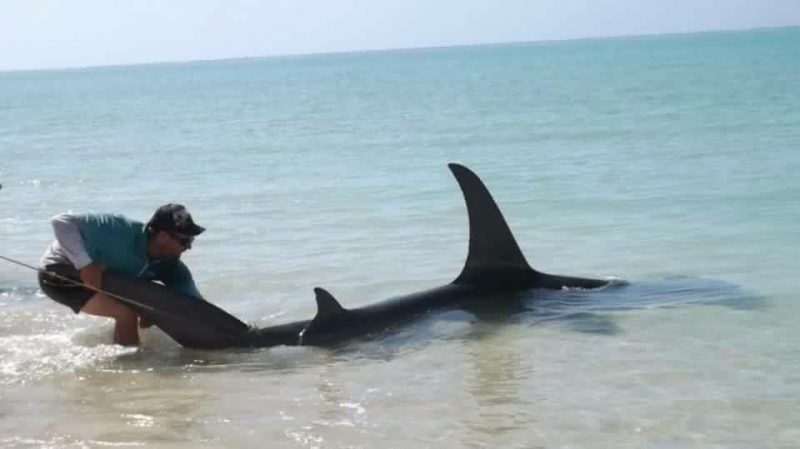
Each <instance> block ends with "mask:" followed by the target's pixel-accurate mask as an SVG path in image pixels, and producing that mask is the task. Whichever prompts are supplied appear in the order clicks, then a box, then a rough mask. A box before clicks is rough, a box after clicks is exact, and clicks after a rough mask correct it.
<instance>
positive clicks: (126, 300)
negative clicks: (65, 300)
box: [0, 254, 164, 313]
mask: <svg viewBox="0 0 800 449" xmlns="http://www.w3.org/2000/svg"><path fill="white" fill-rule="evenodd" d="M0 259H3V260H5V261H7V262H11V263H13V264H16V265H19V266H21V267H25V268H28V269H30V270H33V271H36V272H39V273H42V274H46V275H47V276H52V277H54V278H56V279H59V280H62V281H64V282H67V283H69V284H72V285H76V286H79V287H83V288H86V289H89V290H92V291H93V292H96V293H102V294H104V295H106V296H109V297H111V298H114V299H117V300H119V301H122V302H124V303H126V304H130V305H133V306H136V307H141V308H143V309H146V310H149V311H151V312H159V313H164V312H163V311H160V310H156V309H155V308H153V307H151V306H148V305H147V304H142V303H140V302H139V301H135V300H133V299H130V298H126V297H124V296H120V295H117V294H116V293H111V292H109V291H106V290H103V289H101V288H96V287H92V286H91V285H87V284H84V283H83V282H80V281H76V280H75V279H72V278H68V277H66V276H62V275H60V274H58V273H55V272H52V271H48V270H45V269H44V268H37V267H34V266H33V265H28V264H26V263H23V262H20V261H18V260H14V259H12V258H10V257H6V256H3V255H2V254H0Z"/></svg>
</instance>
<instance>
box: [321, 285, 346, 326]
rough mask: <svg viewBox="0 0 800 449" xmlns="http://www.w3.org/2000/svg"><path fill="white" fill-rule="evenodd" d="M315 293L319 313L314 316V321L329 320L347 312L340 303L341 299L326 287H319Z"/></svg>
mask: <svg viewBox="0 0 800 449" xmlns="http://www.w3.org/2000/svg"><path fill="white" fill-rule="evenodd" d="M314 293H315V294H316V295H317V315H316V316H315V317H314V320H313V321H314V322H317V323H319V322H322V321H327V320H329V319H332V318H334V317H336V316H338V315H342V314H344V313H346V312H347V311H346V310H345V309H344V307H342V305H341V304H339V301H337V300H336V298H334V297H333V295H331V294H330V293H328V291H327V290H325V289H324V288H320V287H317V288H315V289H314Z"/></svg>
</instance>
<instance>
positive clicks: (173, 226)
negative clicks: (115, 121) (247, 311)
mask: <svg viewBox="0 0 800 449" xmlns="http://www.w3.org/2000/svg"><path fill="white" fill-rule="evenodd" d="M52 224H53V231H54V233H55V240H54V241H53V242H52V243H51V244H50V246H49V247H48V248H47V251H46V252H45V254H44V256H43V257H42V262H41V264H42V267H43V268H44V270H46V271H49V272H53V273H56V274H58V275H60V276H64V277H68V278H71V279H74V280H76V281H77V280H80V282H82V283H83V284H85V285H87V286H90V287H93V288H95V289H101V288H102V286H103V273H104V272H105V271H106V270H109V271H112V272H114V273H118V274H124V275H128V276H134V277H138V278H142V279H147V280H152V281H160V282H163V283H164V285H166V286H167V287H170V288H173V289H175V290H178V291H180V292H182V293H185V294H187V295H189V296H194V297H197V298H202V296H201V295H200V292H198V291H197V286H196V285H195V283H194V280H193V279H192V274H191V273H190V272H189V269H188V268H187V267H186V265H184V263H183V262H181V261H180V256H181V254H182V253H183V252H184V251H186V250H188V249H190V248H191V247H192V242H193V241H194V238H195V236H197V235H199V234H200V233H202V232H203V231H205V228H203V227H202V226H198V225H196V224H195V223H194V221H193V220H192V216H191V215H190V214H189V212H188V211H187V210H186V208H185V207H184V206H183V205H180V204H174V203H170V204H165V205H163V206H161V207H159V208H158V209H157V210H156V212H155V213H154V214H153V217H152V218H151V219H150V221H149V222H147V224H146V225H145V224H143V223H140V222H138V221H134V220H130V219H128V218H126V217H124V216H122V215H115V214H83V215H73V214H61V215H56V216H55V217H53V220H52ZM39 285H40V286H41V288H42V291H43V292H44V293H45V294H46V295H47V296H49V297H50V298H52V299H53V300H55V301H56V302H58V303H60V304H63V305H65V306H67V307H69V308H71V309H72V310H73V311H74V312H75V313H79V312H83V313H87V314H89V315H96V316H102V317H109V318H113V319H114V320H115V321H116V323H115V325H114V343H117V344H121V345H138V344H139V330H138V327H137V318H138V315H137V313H136V311H135V310H134V309H133V308H131V307H130V306H128V305H126V304H123V303H122V302H121V301H119V300H117V299H114V298H112V297H109V296H107V295H105V294H103V293H97V292H96V291H94V290H90V289H88V288H84V287H81V286H79V285H75V284H71V283H69V282H66V281H63V280H61V279H58V278H57V277H54V276H49V275H47V274H45V273H43V272H41V271H40V272H39ZM142 324H143V326H144V325H145V323H144V322H143V323H142Z"/></svg>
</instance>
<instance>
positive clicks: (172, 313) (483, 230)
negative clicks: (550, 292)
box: [104, 164, 609, 349]
mask: <svg viewBox="0 0 800 449" xmlns="http://www.w3.org/2000/svg"><path fill="white" fill-rule="evenodd" d="M449 167H450V170H451V171H452V172H453V175H455V178H456V180H457V181H458V184H459V186H460V187H461V191H462V192H463V194H464V200H465V201H466V205H467V212H468V215H469V253H468V255H467V260H466V263H465V265H464V268H463V269H462V270H461V273H460V274H459V275H458V276H457V277H456V278H455V280H453V281H452V282H450V283H449V284H446V285H443V286H441V287H437V288H433V289H430V290H425V291H421V292H417V293H412V294H409V295H404V296H397V297H394V298H389V299H387V300H384V301H381V302H377V303H374V304H371V305H367V306H365V307H360V308H353V309H346V308H345V307H343V306H342V304H341V303H340V302H339V301H337V300H336V299H335V298H334V297H333V296H332V295H331V294H330V293H329V292H327V291H326V290H324V289H322V288H316V289H314V291H315V293H316V301H317V308H318V310H317V314H316V316H314V318H313V319H311V320H303V321H296V322H292V323H287V324H282V325H277V326H271V327H266V328H260V329H258V328H255V327H252V326H249V325H247V324H245V323H243V322H242V321H240V320H239V319H237V318H236V317H234V316H232V315H230V314H229V313H227V312H225V311H224V310H222V309H220V308H219V307H217V306H215V305H213V304H211V303H209V302H207V301H205V300H201V299H196V298H189V297H186V296H183V295H181V294H180V293H177V292H174V291H172V290H170V289H168V288H166V287H164V286H161V285H159V284H155V283H152V282H148V281H144V280H141V279H135V278H130V277H125V276H120V275H116V274H114V273H107V274H106V277H105V279H104V289H105V290H106V291H109V292H111V293H113V294H115V295H117V296H118V297H120V298H122V299H121V300H126V299H127V301H128V302H129V303H130V304H131V305H132V306H133V307H135V308H137V309H138V310H139V311H140V312H141V313H143V314H145V315H147V316H148V317H149V318H150V319H151V320H152V321H153V322H154V323H155V325H156V326H158V327H159V328H160V329H161V330H163V331H164V332H165V333H166V334H168V335H169V336H170V337H172V338H173V339H174V340H175V341H177V342H178V343H180V344H181V345H183V346H186V347H191V348H203V349H218V348H230V347H271V346H277V345H314V346H326V345H334V344H337V343H341V342H343V341H347V340H350V339H353V338H357V337H361V336H365V335H369V334H373V333H376V332H380V331H383V330H386V329H389V328H392V327H395V326H397V325H399V324H403V323H406V322H408V321H410V320H412V319H414V318H416V317H420V316H422V315H424V314H426V313H428V312H430V311H434V310H441V309H448V308H450V309H452V308H458V307H459V306H460V305H464V304H468V303H469V304H475V303H476V302H477V303H480V302H483V301H486V302H488V301H495V302H501V301H505V300H509V301H510V300H512V298H515V297H516V295H518V294H519V293H520V292H523V291H527V290H531V289H555V290H561V289H565V288H566V289H594V288H597V287H602V286H604V285H607V284H608V283H609V280H602V279H587V278H581V277H572V276H560V275H552V274H547V273H542V272H540V271H537V270H534V269H533V268H531V266H530V265H529V264H528V262H527V261H526V260H525V256H523V254H522V251H520V248H519V245H517V242H516V240H515V239H514V236H513V235H512V233H511V230H510V229H509V227H508V224H507V223H506V220H505V219H504V218H503V214H502V213H501V212H500V209H499V208H498V207H497V204H496V203H495V201H494V200H493V199H492V196H491V194H490V193H489V191H488V190H487V189H486V186H484V184H483V182H481V180H480V178H478V176H477V175H475V173H473V172H472V171H470V170H469V169H468V168H466V167H464V166H463V165H459V164H449Z"/></svg>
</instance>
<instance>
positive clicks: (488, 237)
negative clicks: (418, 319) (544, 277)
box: [448, 164, 536, 286]
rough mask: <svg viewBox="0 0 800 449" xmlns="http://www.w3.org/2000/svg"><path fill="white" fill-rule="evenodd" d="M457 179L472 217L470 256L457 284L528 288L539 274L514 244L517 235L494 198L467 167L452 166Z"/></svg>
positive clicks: (470, 219)
mask: <svg viewBox="0 0 800 449" xmlns="http://www.w3.org/2000/svg"><path fill="white" fill-rule="evenodd" d="M448 167H450V171H452V172H453V175H454V176H455V177H456V180H457V181H458V184H459V186H460V187H461V192H462V193H463V194H464V201H465V202H466V204H467V213H468V214H469V254H468V255H467V261H466V263H465V264H464V269H463V270H462V271H461V274H460V275H459V276H458V278H456V280H455V281H454V283H457V284H503V285H509V286H511V285H513V286H520V285H527V284H532V283H534V282H535V277H536V272H535V271H534V270H533V269H532V268H531V267H530V265H528V262H527V261H526V260H525V256H523V255H522V251H521V250H520V249H519V245H517V241H516V240H514V235H513V234H511V230H510V229H509V227H508V224H507V223H506V220H505V218H503V214H502V213H501V212H500V209H499V208H498V207H497V204H496V203H495V202H494V199H492V195H491V194H490V193H489V190H487V189H486V186H485V185H484V184H483V182H482V181H481V180H480V178H478V176H477V175H476V174H475V173H473V172H472V171H470V170H469V169H468V168H467V167H464V166H463V165H459V164H449V165H448Z"/></svg>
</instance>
